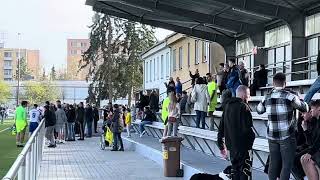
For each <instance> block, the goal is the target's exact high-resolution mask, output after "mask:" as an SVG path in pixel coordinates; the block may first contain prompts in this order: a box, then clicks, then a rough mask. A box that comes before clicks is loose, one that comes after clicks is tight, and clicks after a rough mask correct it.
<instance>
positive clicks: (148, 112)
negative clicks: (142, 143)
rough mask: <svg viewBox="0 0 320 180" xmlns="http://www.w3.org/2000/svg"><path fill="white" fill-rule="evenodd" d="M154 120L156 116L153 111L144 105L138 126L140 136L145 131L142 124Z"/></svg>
mask: <svg viewBox="0 0 320 180" xmlns="http://www.w3.org/2000/svg"><path fill="white" fill-rule="evenodd" d="M155 120H156V116H155V114H154V113H152V111H151V110H150V107H148V106H147V107H144V118H143V119H142V120H141V123H140V124H139V127H140V132H141V134H140V137H142V136H143V135H144V134H145V133H146V130H145V128H144V126H145V125H146V124H152V122H153V121H155Z"/></svg>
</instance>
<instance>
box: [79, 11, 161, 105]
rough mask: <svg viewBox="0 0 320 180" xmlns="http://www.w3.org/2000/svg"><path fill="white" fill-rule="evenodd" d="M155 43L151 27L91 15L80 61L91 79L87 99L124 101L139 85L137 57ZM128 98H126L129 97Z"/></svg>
mask: <svg viewBox="0 0 320 180" xmlns="http://www.w3.org/2000/svg"><path fill="white" fill-rule="evenodd" d="M155 42H156V39H155V37H154V28H152V27H150V26H146V25H142V24H139V23H135V22H131V21H127V20H124V19H120V18H116V17H111V16H109V15H105V14H104V15H99V14H96V15H95V21H94V23H93V25H92V26H91V34H90V47H89V49H88V50H87V51H86V52H85V53H84V55H83V59H82V61H81V62H80V64H81V65H82V66H81V68H84V67H87V66H89V74H88V78H90V79H92V80H93V81H92V83H91V88H89V97H88V100H92V99H94V98H95V99H108V100H109V101H112V100H115V99H117V98H125V97H127V96H128V95H131V93H132V92H131V90H132V89H138V88H140V87H141V86H142V79H143V71H142V60H141V57H140V54H141V53H142V52H143V51H145V50H146V49H148V48H150V47H151V46H153V45H154V44H155ZM129 97H130V96H129Z"/></svg>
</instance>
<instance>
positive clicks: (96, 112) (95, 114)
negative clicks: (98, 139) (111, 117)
mask: <svg viewBox="0 0 320 180" xmlns="http://www.w3.org/2000/svg"><path fill="white" fill-rule="evenodd" d="M98 121H99V110H98V108H97V106H96V105H95V104H94V105H93V125H94V126H93V128H94V133H98V131H97V127H98Z"/></svg>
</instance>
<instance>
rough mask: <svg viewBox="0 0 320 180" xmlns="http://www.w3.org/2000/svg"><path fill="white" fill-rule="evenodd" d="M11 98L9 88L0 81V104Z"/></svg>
mask: <svg viewBox="0 0 320 180" xmlns="http://www.w3.org/2000/svg"><path fill="white" fill-rule="evenodd" d="M10 96H11V91H10V87H9V85H8V84H7V83H5V82H2V81H0V103H1V104H3V103H6V102H7V101H8V99H9V98H10Z"/></svg>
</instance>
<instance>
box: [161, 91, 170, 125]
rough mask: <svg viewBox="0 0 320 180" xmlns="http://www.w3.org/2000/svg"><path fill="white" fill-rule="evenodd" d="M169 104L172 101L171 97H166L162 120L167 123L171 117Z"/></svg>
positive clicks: (163, 104)
mask: <svg viewBox="0 0 320 180" xmlns="http://www.w3.org/2000/svg"><path fill="white" fill-rule="evenodd" d="M169 104H170V99H169V97H166V98H165V99H164V100H163V103H162V110H161V118H162V121H163V122H165V121H166V120H167V118H168V116H169V110H168V107H169Z"/></svg>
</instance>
